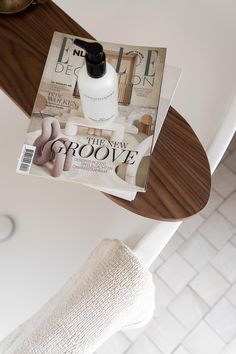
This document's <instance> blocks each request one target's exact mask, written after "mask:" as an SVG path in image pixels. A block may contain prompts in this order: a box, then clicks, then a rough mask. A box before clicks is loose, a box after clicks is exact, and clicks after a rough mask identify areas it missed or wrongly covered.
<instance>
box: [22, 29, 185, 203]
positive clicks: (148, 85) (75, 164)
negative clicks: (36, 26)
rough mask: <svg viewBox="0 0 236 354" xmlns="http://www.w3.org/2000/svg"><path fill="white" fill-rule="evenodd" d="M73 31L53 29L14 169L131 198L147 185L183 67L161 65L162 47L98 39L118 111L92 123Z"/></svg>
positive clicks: (81, 57) (80, 52)
mask: <svg viewBox="0 0 236 354" xmlns="http://www.w3.org/2000/svg"><path fill="white" fill-rule="evenodd" d="M76 38H79V37H76V36H73V35H69V34H64V33H59V32H55V33H54V35H53V38H52V42H51V46H50V49H49V53H48V57H47V61H46V64H45V68H44V71H43V75H42V79H41V82H40V86H39V89H38V93H37V96H36V100H35V104H34V108H33V112H32V116H31V120H30V124H29V128H28V132H27V134H26V138H25V142H24V144H23V147H22V151H21V155H20V158H19V160H18V164H17V172H19V173H22V174H30V175H35V176H42V177H48V178H51V179H55V180H63V181H71V182H78V183H81V184H83V185H86V186H89V187H91V188H94V189H97V190H100V191H102V192H105V193H109V194H111V195H114V196H117V197H120V198H123V199H126V200H129V201H131V200H133V199H134V198H135V196H136V194H137V192H141V193H144V192H145V191H146V188H147V187H148V172H149V168H150V156H151V153H152V151H153V149H154V147H155V144H156V141H157V139H158V136H159V133H160V131H161V127H162V125H163V122H164V120H165V117H166V114H167V112H168V109H169V106H170V104H171V100H172V97H173V95H174V92H175V89H176V87H177V83H178V81H179V78H180V73H181V70H180V69H179V68H174V67H170V66H167V65H165V58H166V49H165V48H155V47H142V46H133V45H123V44H115V43H104V42H100V43H101V44H102V46H103V49H104V52H105V54H106V60H107V61H108V62H109V63H110V64H111V65H112V66H113V67H114V68H115V70H116V72H117V76H118V107H119V108H118V109H119V114H118V116H117V117H116V119H115V120H113V121H112V122H107V123H104V124H102V125H101V124H98V123H96V122H91V121H88V120H86V118H85V117H84V114H83V107H82V105H81V101H80V92H79V85H78V72H79V70H80V69H81V67H82V66H83V65H84V63H85V52H84V50H83V49H80V48H79V47H77V46H76V45H75V44H74V40H75V39H76ZM86 41H89V40H88V39H86Z"/></svg>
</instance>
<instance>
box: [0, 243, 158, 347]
mask: <svg viewBox="0 0 236 354" xmlns="http://www.w3.org/2000/svg"><path fill="white" fill-rule="evenodd" d="M154 289H155V288H154V285H153V281H152V275H151V273H150V272H149V271H148V270H147V269H145V268H144V266H143V265H142V264H141V263H140V261H139V259H138V258H137V257H136V256H135V255H134V254H133V252H132V251H131V250H130V249H129V248H128V247H127V246H126V245H125V244H124V243H122V242H121V241H118V240H103V241H102V242H101V243H100V244H99V245H98V246H97V247H96V248H95V250H94V251H93V252H92V253H91V255H90V256H89V258H88V260H87V261H86V262H85V264H84V266H83V268H82V269H81V270H80V272H79V273H77V274H75V275H73V276H72V277H71V279H70V280H69V281H68V282H67V283H66V284H65V285H64V287H63V288H62V289H61V290H60V292H59V293H58V294H56V295H55V296H54V297H53V298H52V299H51V300H50V301H49V302H48V303H47V304H46V305H44V307H43V308H42V309H41V310H40V311H39V312H38V313H37V314H36V315H34V316H33V317H32V318H30V319H29V320H28V321H26V322H25V323H23V324H22V325H21V326H19V327H18V328H17V329H16V330H15V331H14V332H13V333H11V334H10V335H9V336H8V337H7V338H5V339H4V340H3V342H2V343H0V353H1V354H13V353H14V354H64V353H67V354H74V353H78V354H82V353H83V354H88V353H93V352H94V351H95V350H96V349H97V348H98V347H99V346H100V345H101V344H102V343H103V342H104V341H105V340H106V339H108V338H109V337H110V336H111V335H112V334H114V333H115V332H117V331H119V330H120V329H122V328H124V327H127V326H130V325H134V324H137V325H141V324H143V323H146V322H147V321H148V320H150V319H151V318H152V316H153V311H154V291H155V290H154Z"/></svg>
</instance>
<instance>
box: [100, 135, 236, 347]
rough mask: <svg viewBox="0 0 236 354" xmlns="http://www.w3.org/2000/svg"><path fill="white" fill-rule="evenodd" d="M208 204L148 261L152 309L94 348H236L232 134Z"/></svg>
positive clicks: (235, 145) (235, 163)
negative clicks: (148, 316) (138, 325)
mask: <svg viewBox="0 0 236 354" xmlns="http://www.w3.org/2000/svg"><path fill="white" fill-rule="evenodd" d="M212 185H213V189H212V192H211V197H210V201H209V203H208V205H207V206H206V208H205V209H204V210H203V211H202V212H201V213H200V214H198V215H196V216H194V217H193V218H191V219H190V220H189V221H186V222H184V223H183V224H182V225H181V227H180V228H179V230H178V231H177V232H176V234H175V235H174V236H173V238H172V239H171V241H170V242H169V243H168V245H167V246H166V248H165V249H164V250H163V252H162V253H161V255H160V256H159V257H158V259H156V261H155V262H154V264H153V265H152V267H151V271H152V272H153V277H154V282H155V285H156V312H155V317H154V319H153V320H152V321H151V323H150V324H149V325H148V326H147V327H146V328H142V329H139V330H132V331H126V332H120V333H118V334H116V335H115V336H113V337H112V338H111V339H110V340H109V341H108V342H106V343H105V344H104V345H103V346H102V347H101V348H100V349H99V351H97V354H110V353H112V354H124V353H125V354H236V134H235V136H234V138H233V140H232V142H231V144H230V146H229V148H228V150H227V153H226V154H225V157H224V158H223V159H222V162H221V164H220V165H219V166H218V168H217V170H216V172H215V174H214V175H213V183H212Z"/></svg>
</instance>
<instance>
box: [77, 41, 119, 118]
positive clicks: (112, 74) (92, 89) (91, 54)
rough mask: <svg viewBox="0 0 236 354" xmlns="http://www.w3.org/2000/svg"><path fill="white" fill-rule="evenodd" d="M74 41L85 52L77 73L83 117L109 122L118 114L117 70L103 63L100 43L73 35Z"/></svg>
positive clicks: (103, 58)
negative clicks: (82, 63) (83, 60)
mask: <svg viewBox="0 0 236 354" xmlns="http://www.w3.org/2000/svg"><path fill="white" fill-rule="evenodd" d="M74 44H75V45H77V46H79V47H81V48H82V49H84V50H85V51H86V55H85V64H84V65H83V67H82V68H81V69H80V71H79V74H78V87H79V92H80V98H81V103H82V109H83V113H84V116H85V118H86V119H88V120H89V121H93V122H95V123H96V124H99V125H103V124H104V123H108V122H112V121H113V120H114V119H115V118H116V117H117V116H118V76H117V73H116V71H115V69H114V68H113V66H112V65H111V64H109V63H107V62H106V55H105V53H104V51H103V47H102V45H101V44H100V43H98V42H86V41H84V40H82V39H78V38H76V39H75V40H74Z"/></svg>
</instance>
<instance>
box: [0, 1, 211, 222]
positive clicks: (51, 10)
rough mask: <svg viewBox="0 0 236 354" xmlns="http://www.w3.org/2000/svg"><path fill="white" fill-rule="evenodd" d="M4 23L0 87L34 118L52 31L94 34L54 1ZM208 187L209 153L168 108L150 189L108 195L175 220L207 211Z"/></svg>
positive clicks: (136, 209) (155, 215)
mask: <svg viewBox="0 0 236 354" xmlns="http://www.w3.org/2000/svg"><path fill="white" fill-rule="evenodd" d="M0 25H1V26H0V27H1V29H0V34H1V36H0V46H1V53H2V54H1V57H0V86H1V87H2V89H3V90H4V91H5V92H6V93H7V94H8V95H9V96H10V97H11V98H12V99H13V101H14V102H15V103H16V104H17V105H19V107H20V108H21V109H22V110H23V111H24V112H25V113H26V114H27V115H28V116H30V115H31V112H32V108H33V104H34V100H35V96H36V93H37V90H38V86H39V82H40V79H41V75H42V72H43V68H44V64H45V60H46V58H47V53H48V49H49V46H50V43H51V38H52V35H53V32H54V31H59V32H64V33H71V34H73V35H78V36H82V37H87V38H92V36H91V35H90V34H89V33H88V32H86V31H85V30H84V29H83V28H82V27H81V26H79V25H78V24H77V23H76V22H75V21H73V20H72V19H71V18H70V17H69V16H68V15H67V14H66V13H65V12H64V11H62V10H61V9H60V8H59V7H58V6H57V5H55V4H54V3H53V2H49V3H47V4H44V5H37V6H30V7H29V8H28V9H27V10H25V11H23V12H21V13H18V14H15V15H0ZM22 143H23V142H22ZM210 189H211V174H210V167H209V163H208V159H207V156H206V153H205V151H204V149H203V147H202V145H201V143H200V141H199V139H198V138H197V136H196V134H195V133H194V131H193V130H192V128H191V127H190V125H189V124H188V123H187V122H186V121H185V119H184V118H183V117H182V116H181V115H180V114H179V113H178V112H176V111H175V110H174V109H173V108H172V107H170V109H169V111H168V114H167V117H166V119H165V122H164V124H163V127H162V130H161V133H160V135H159V137H158V141H157V143H156V146H155V148H154V151H153V153H152V157H151V167H150V172H149V180H148V185H147V191H146V192H145V193H138V194H137V196H136V198H135V199H134V200H133V201H131V202H129V201H126V200H123V199H120V198H117V197H113V196H111V195H108V194H106V196H107V197H108V198H110V199H112V200H113V201H114V202H115V203H117V204H119V205H120V206H122V207H124V208H126V209H128V210H130V211H132V212H134V213H136V214H139V215H142V216H144V217H147V218H151V219H155V220H163V221H177V220H183V219H186V218H188V217H190V216H192V215H194V214H196V213H198V212H199V211H200V210H201V209H203V208H204V206H205V205H206V204H207V202H208V199H209V194H210Z"/></svg>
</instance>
